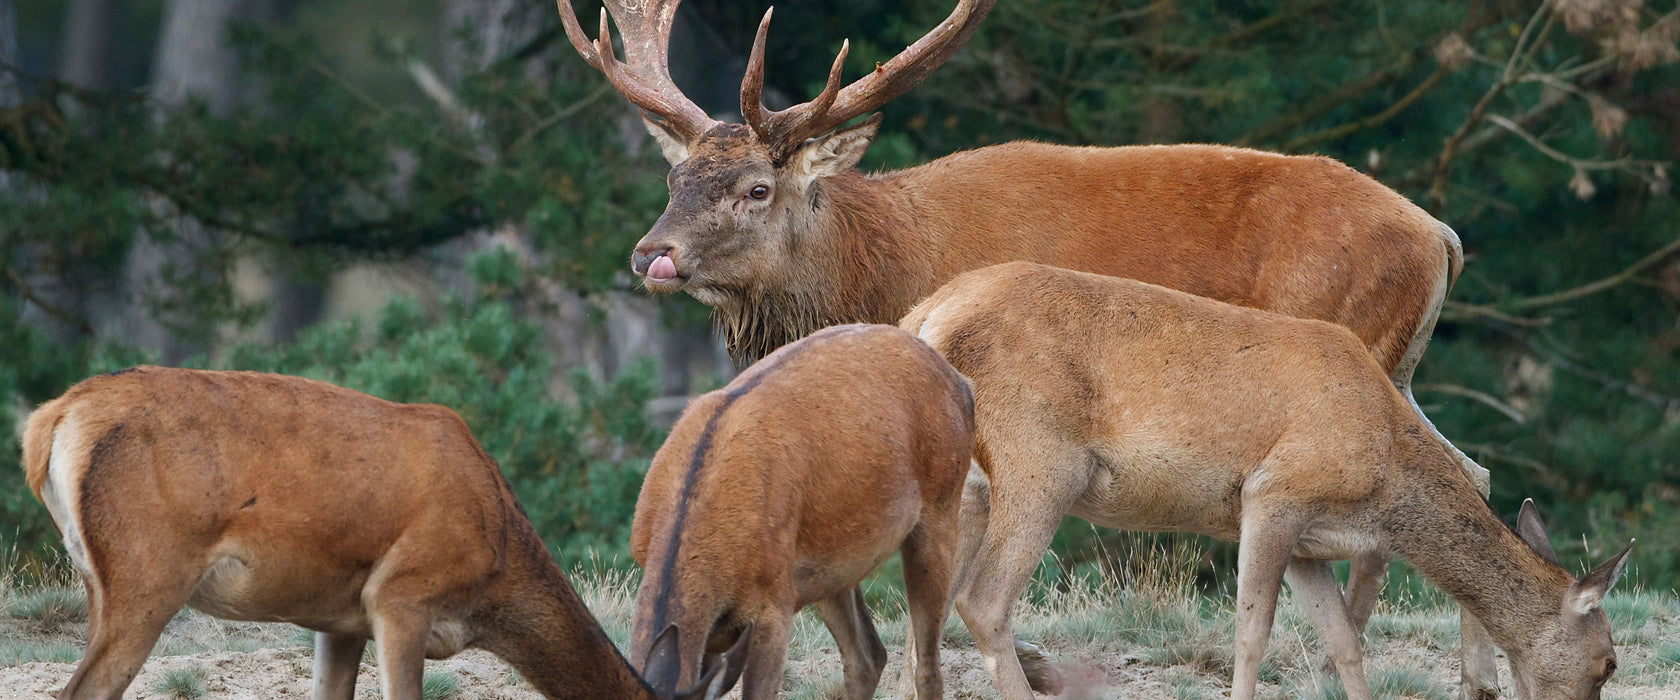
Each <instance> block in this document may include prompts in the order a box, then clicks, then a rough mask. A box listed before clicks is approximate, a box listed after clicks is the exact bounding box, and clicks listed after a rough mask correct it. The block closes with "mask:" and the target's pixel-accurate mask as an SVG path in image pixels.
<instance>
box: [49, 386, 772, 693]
mask: <svg viewBox="0 0 1680 700" xmlns="http://www.w3.org/2000/svg"><path fill="white" fill-rule="evenodd" d="M23 459H24V467H25V470H26V474H27V477H28V481H29V487H30V489H32V490H33V491H34V492H35V496H36V497H37V498H39V499H40V500H41V502H42V503H44V504H46V506H47V509H48V510H49V511H50V512H51V514H52V519H53V522H54V523H56V524H57V525H58V529H59V531H60V532H61V533H62V534H63V536H64V546H65V549H66V550H68V552H69V555H70V560H71V562H72V563H73V564H74V565H75V567H76V568H77V569H78V570H79V571H80V572H81V574H82V580H83V582H84V585H85V586H86V588H87V598H88V609H89V615H88V618H89V631H88V645H87V651H86V653H85V655H84V656H83V657H82V662H81V664H80V665H78V666H77V667H76V672H75V674H74V675H72V676H71V677H70V683H69V684H68V685H66V686H65V688H64V690H63V691H62V692H61V693H59V697H60V698H63V699H71V700H74V699H80V698H107V699H114V698H118V697H121V696H122V692H123V690H124V689H125V688H127V687H128V684H129V683H130V682H131V681H132V680H133V679H134V676H135V675H136V674H138V673H139V672H140V666H141V664H143V663H144V662H145V660H146V656H147V654H149V653H150V651H151V649H152V646H153V644H155V643H156V642H157V638H158V635H159V634H160V633H161V632H162V631H163V628H164V625H165V624H167V623H168V622H169V620H170V618H171V617H173V616H174V615H175V613H176V612H177V611H179V610H180V609H181V606H183V605H190V606H192V607H194V608H197V609H199V610H202V611H204V612H206V613H209V614H211V615H215V616H217V617H223V618H227V619H233V620H252V621H278V622H291V623H294V624H297V625H300V626H303V627H307V628H309V629H312V630H315V631H316V635H315V679H314V696H315V698H316V699H317V700H328V699H335V700H349V699H350V698H351V697H352V694H353V692H354V690H355V684H356V672H357V669H358V666H359V664H360V661H361V657H362V649H363V647H364V646H365V645H366V642H367V640H368V639H369V638H370V637H371V638H374V639H375V640H377V642H378V645H377V646H378V660H379V671H380V677H381V690H382V691H383V693H384V695H383V696H384V697H386V698H390V699H391V700H418V698H419V697H420V677H421V669H422V665H423V664H422V661H423V660H424V659H425V658H443V657H447V656H450V655H453V654H455V653H456V652H459V651H461V650H462V649H464V648H466V647H469V646H476V647H481V648H484V649H487V650H489V651H491V652H494V653H495V654H497V655H499V656H501V657H502V658H503V659H506V660H507V662H508V663H509V664H511V665H512V666H513V667H514V668H515V669H517V670H518V671H519V673H520V674H521V675H523V676H524V677H525V678H526V680H528V681H530V682H531V684H532V685H533V686H535V687H536V688H537V690H538V691H540V692H542V693H543V694H544V695H545V696H547V697H550V698H601V697H613V698H645V699H648V700H652V699H654V698H659V699H662V700H663V699H668V698H684V699H688V698H695V699H701V698H704V699H706V700H710V698H714V697H718V696H719V695H721V694H722V693H724V692H726V691H727V690H728V688H729V686H730V685H732V684H733V683H734V680H735V677H736V676H737V675H738V674H739V672H740V657H741V655H742V653H744V652H743V649H739V648H738V649H735V650H733V651H731V652H730V654H729V655H728V656H726V657H725V658H724V660H723V661H722V662H721V663H717V662H715V660H714V663H712V664H710V665H709V667H708V668H707V669H706V670H705V672H704V673H702V674H696V677H697V678H698V679H699V680H698V682H697V683H696V685H695V686H694V687H693V688H691V689H689V690H687V691H684V692H680V693H679V692H676V691H675V690H674V689H672V688H671V687H669V686H658V685H655V686H652V687H650V686H649V685H648V684H646V683H644V682H643V681H642V679H641V678H640V677H639V676H638V675H637V674H636V672H635V671H634V670H633V669H632V668H631V667H630V665H629V664H628V663H626V662H625V660H624V658H623V657H621V656H620V655H619V653H618V649H617V648H616V647H614V646H613V643H612V641H611V640H609V639H608V638H607V635H606V633H605V632H603V631H602V630H601V627H600V625H599V624H597V623H596V622H595V619H594V618H593V617H591V616H590V614H589V610H588V609H586V608H585V607H584V605H583V602H582V601H581V600H579V599H578V596H577V593H575V592H574V591H573V590H572V587H571V586H570V585H569V584H567V582H566V579H565V577H564V576H562V575H561V573H560V568H559V567H558V566H556V565H555V563H554V561H553V559H551V558H550V557H549V555H548V550H546V549H545V548H544V547H543V544H542V542H540V541H539V540H538V539H537V533H536V531H534V530H532V529H531V524H530V521H528V520H526V519H525V515H524V513H522V512H521V511H520V509H519V504H518V503H517V502H516V501H515V500H514V497H513V493H512V492H511V491H509V490H508V486H507V483H506V482H505V481H503V479H502V476H501V472H499V471H498V470H497V469H496V463H495V462H494V461H492V460H491V459H490V457H489V456H487V455H485V454H484V451H483V450H482V449H480V448H479V445H478V442H477V441H476V440H474V439H473V437H472V434H471V433H469V432H468V431H467V426H466V424H465V423H463V422H462V421H461V419H460V417H458V416H456V415H455V413H454V412H452V411H450V410H449V409H446V408H443V407H441V406H430V405H407V404H399V403H392V402H389V401H384V400H381V399H377V398H374V397H371V396H368V395H366V394H361V393H358V392H354V391H351V390H349V389H343V388H340V387H336V386H333V385H331V384H327V383H324V382H318V381H312V380H308V379H302V378H298V377H287V376H280V375H272V374H257V373H252V372H207V371H193V370H182V369H168V368H161V367H139V368H135V369H130V370H124V371H121V372H116V373H114V374H109V375H103V376H99V377H94V378H91V379H88V380H86V381H84V382H82V383H80V384H77V385H76V386H74V387H71V388H70V390H69V391H67V392H65V394H64V395H63V396H61V397H59V398H58V399H55V400H53V401H51V402H49V403H47V404H45V405H43V406H42V407H41V408H40V409H39V410H37V411H35V413H33V414H32V415H30V417H29V423H28V426H27V428H26V430H25V433H24V439H23ZM677 636H678V633H677V632H676V631H674V630H673V631H670V632H668V633H666V634H665V635H664V637H663V639H662V641H661V642H660V643H659V644H657V645H650V646H655V647H657V648H658V649H662V650H664V653H669V649H668V647H669V646H670V644H672V643H674V642H675V640H676V638H677Z"/></svg>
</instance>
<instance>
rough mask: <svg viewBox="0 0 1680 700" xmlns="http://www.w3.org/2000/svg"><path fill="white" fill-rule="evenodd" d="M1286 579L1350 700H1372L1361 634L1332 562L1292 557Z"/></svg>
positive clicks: (1285, 575) (1285, 574) (1296, 602)
mask: <svg viewBox="0 0 1680 700" xmlns="http://www.w3.org/2000/svg"><path fill="white" fill-rule="evenodd" d="M1283 578H1284V580H1285V581H1286V582H1288V583H1289V590H1290V592H1291V593H1293V594H1294V596H1295V604H1296V605H1298V606H1300V608H1301V611H1302V612H1305V613H1306V615H1307V619H1308V620H1310V621H1311V622H1312V626H1313V630H1314V631H1316V632H1318V638H1319V640H1320V641H1322V642H1324V649H1325V651H1327V652H1329V654H1330V661H1331V662H1332V663H1334V664H1335V666H1336V673H1337V675H1339V676H1341V679H1342V688H1343V689H1345V690H1346V691H1347V696H1348V700H1369V698H1370V697H1371V688H1370V687H1369V686H1368V685H1367V684H1366V682H1365V666H1364V659H1363V655H1362V654H1361V653H1360V651H1359V632H1358V631H1357V630H1355V629H1354V625H1353V620H1352V618H1351V616H1349V614H1348V606H1347V603H1346V602H1344V601H1343V600H1342V592H1341V591H1340V590H1339V589H1338V587H1337V586H1336V574H1335V572H1334V571H1331V570H1330V562H1327V561H1324V560H1322V559H1303V558H1301V557H1292V558H1291V559H1290V560H1289V568H1288V569H1286V570H1285V571H1284V573H1283Z"/></svg>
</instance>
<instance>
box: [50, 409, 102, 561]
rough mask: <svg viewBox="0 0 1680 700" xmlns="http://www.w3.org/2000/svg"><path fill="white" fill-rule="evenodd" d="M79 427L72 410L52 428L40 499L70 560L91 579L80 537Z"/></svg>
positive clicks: (83, 471) (83, 469)
mask: <svg viewBox="0 0 1680 700" xmlns="http://www.w3.org/2000/svg"><path fill="white" fill-rule="evenodd" d="M78 428H79V426H78V425H77V423H76V416H75V414H74V413H68V414H66V415H65V416H64V419H63V420H61V421H59V422H58V427H57V428H55V429H54V430H53V441H52V454H51V455H50V456H49V457H48V458H47V480H46V483H44V484H42V485H41V500H42V502H44V503H46V506H47V513H48V514H49V515H51V516H52V519H53V522H55V523H58V529H59V531H60V532H63V533H64V551H65V552H66V553H68V554H69V555H70V563H71V564H73V565H74V566H75V567H76V570H77V571H80V572H81V573H82V576H83V577H85V578H89V579H92V577H93V565H92V562H91V561H89V560H88V553H87V541H86V540H84V539H83V538H82V525H81V512H82V509H81V494H82V489H81V481H82V479H81V477H82V475H83V474H86V473H87V465H86V464H83V463H80V461H79V460H77V459H76V457H77V455H78V453H85V452H86V450H84V449H78V448H81V447H82V445H81V444H80V443H81V441H80V440H79V439H78V438H79V437H81V435H80V430H78Z"/></svg>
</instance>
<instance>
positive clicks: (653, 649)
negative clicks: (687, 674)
mask: <svg viewBox="0 0 1680 700" xmlns="http://www.w3.org/2000/svg"><path fill="white" fill-rule="evenodd" d="M678 636H679V635H678V634H677V626H676V625H670V626H668V627H666V628H665V630H664V631H662V632H660V633H659V636H657V637H654V638H653V645H652V646H650V647H648V653H647V658H646V659H644V660H643V661H642V680H644V681H647V684H648V687H649V688H652V689H653V693H654V695H657V696H659V697H662V698H668V697H672V696H674V695H676V692H677V678H678V676H680V675H681V674H682V656H681V652H680V651H678V649H677V637H678Z"/></svg>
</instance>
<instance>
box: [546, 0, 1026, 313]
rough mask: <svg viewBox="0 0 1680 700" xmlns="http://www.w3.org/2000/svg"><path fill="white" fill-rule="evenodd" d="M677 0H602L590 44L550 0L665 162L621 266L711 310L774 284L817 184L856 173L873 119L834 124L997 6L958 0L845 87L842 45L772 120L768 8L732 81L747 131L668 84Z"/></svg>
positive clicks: (907, 79) (865, 108) (877, 99)
mask: <svg viewBox="0 0 1680 700" xmlns="http://www.w3.org/2000/svg"><path fill="white" fill-rule="evenodd" d="M679 1H680V0H607V2H606V8H604V9H603V10H602V12H601V23H600V32H599V34H597V36H596V38H595V39H593V40H591V39H589V38H588V37H587V36H585V35H584V33H583V28H582V27H581V26H579V24H578V21H577V18H576V16H574V15H573V13H572V8H571V5H570V3H569V1H568V0H557V2H558V4H559V8H560V18H561V23H562V25H563V26H564V27H565V30H566V36H567V37H568V38H569V39H571V42H572V46H573V47H575V48H576V49H577V51H578V53H579V54H581V55H582V56H583V58H584V60H586V61H588V62H589V64H590V65H592V66H594V67H595V68H597V69H598V70H600V71H601V72H602V73H604V74H605V75H606V77H607V80H608V81H609V82H611V83H612V85H613V87H615V88H617V89H618V91H619V92H620V93H623V95H624V96H625V97H626V98H627V99H629V100H630V102H631V103H633V104H635V105H636V106H637V107H640V108H641V109H642V117H643V121H644V122H646V124H647V128H648V131H649V132H650V133H652V134H653V136H654V138H655V140H657V141H658V142H659V147H660V150H661V152H663V153H664V154H665V159H666V160H668V161H670V163H671V173H670V175H669V176H668V177H667V178H666V184H667V185H668V186H669V187H670V190H671V199H670V203H669V204H668V205H667V206H666V208H665V213H664V214H663V215H661V216H660V217H659V220H658V221H657V222H655V223H654V225H653V229H652V230H650V231H648V234H647V235H646V236H644V237H643V238H642V240H641V241H640V242H639V243H637V244H636V249H635V252H634V254H633V255H632V256H631V263H630V267H631V269H632V270H633V271H634V272H635V273H636V275H637V276H638V277H641V278H642V280H643V282H644V283H645V284H646V285H647V287H648V289H650V290H652V291H655V292H675V291H678V290H684V289H686V290H687V291H689V293H691V294H693V295H694V296H695V297H696V298H698V299H700V300H701V301H703V302H706V303H708V304H713V305H716V304H718V303H720V301H721V300H722V299H724V298H726V297H727V296H729V295H730V293H731V292H734V291H738V290H742V289H745V288H750V287H755V286H763V285H771V286H774V284H775V282H776V280H777V278H778V276H779V275H780V274H783V272H782V271H783V270H784V269H785V265H783V264H782V263H783V261H785V260H787V259H788V256H790V255H792V252H791V248H792V245H793V242H794V240H795V237H796V236H797V235H798V234H800V233H801V232H804V231H807V230H809V229H810V227H811V225H812V223H813V219H814V217H815V216H817V212H816V209H817V204H818V197H819V196H820V191H821V187H822V184H821V183H822V180H823V178H826V177H831V176H834V175H837V174H840V173H843V172H846V171H849V170H851V169H852V167H853V166H855V165H856V164H857V162H858V159H859V158H861V157H863V152H864V150H865V149H866V148H868V147H869V143H870V141H871V140H873V139H874V137H875V129H876V126H877V125H878V124H879V123H880V118H879V115H874V116H871V117H870V118H868V119H866V120H864V121H863V122H861V123H859V124H856V125H853V126H850V127H846V128H837V127H840V126H841V125H842V124H845V123H846V122H848V121H851V120H852V119H854V118H856V117H859V116H862V115H863V114H865V113H867V112H869V111H871V110H874V109H875V108H877V107H879V106H881V105H882V104H885V103H886V102H887V101H889V100H891V99H893V98H894V97H897V96H899V95H901V94H903V93H904V92H905V91H907V90H909V89H910V88H911V87H913V86H915V85H916V83H918V82H921V80H922V79H923V78H925V77H927V76H928V74H929V73H932V72H933V70H934V69H935V68H938V67H939V65H940V64H941V63H943V62H944V61H945V59H946V58H948V57H949V56H950V55H951V54H952V53H953V52H955V51H956V50H957V48H958V47H960V46H961V45H962V44H963V42H965V41H967V40H968V37H969V36H970V35H971V34H973V33H974V30H975V29H976V28H977V27H978V26H979V24H980V21H981V20H982V19H983V18H984V17H985V16H986V13H987V12H988V11H989V10H990V9H991V6H992V4H993V2H995V0H960V1H959V2H958V4H957V8H956V9H955V10H953V11H952V12H951V15H950V17H947V18H946V19H945V21H944V22H941V23H940V24H939V26H938V27H936V28H934V30H933V31H931V32H929V33H928V34H927V35H926V36H924V37H922V38H921V39H920V40H918V41H916V43H914V44H912V45H910V46H909V47H908V48H906V49H905V50H904V51H903V52H902V53H900V54H899V55H898V56H896V57H894V58H893V59H892V60H890V61H887V62H886V63H884V64H880V65H878V66H877V67H876V68H875V70H874V71H872V72H871V73H870V74H869V75H867V76H864V77H863V78H861V79H859V80H857V81H856V82H854V83H852V84H850V85H847V86H845V87H844V88H842V87H841V85H840V70H841V66H842V64H843V63H844V62H845V60H846V51H847V45H846V44H842V45H841V48H840V53H839V55H838V56H836V57H835V59H834V65H833V67H831V68H830V69H829V73H828V83H827V85H826V86H825V87H824V88H823V91H822V93H821V94H819V95H817V97H816V99H813V100H811V101H810V102H807V103H804V104H800V105H796V106H793V107H789V108H787V109H784V110H781V111H770V110H767V109H765V108H764V106H763V105H762V103H761V102H760V100H759V94H760V92H761V90H762V89H763V84H764V43H765V36H766V34H767V32H768V31H769V28H770V14H771V13H770V12H768V11H767V12H765V13H764V19H763V21H761V22H759V25H758V35H757V37H756V38H755V39H754V41H753V48H752V55H751V58H750V59H749V60H748V64H747V71H746V75H745V76H744V77H743V78H742V80H741V115H742V117H743V118H744V119H745V121H746V123H745V124H732V123H725V122H720V121H717V120H714V119H712V118H711V117H709V116H707V115H706V113H705V112H704V111H703V110H701V109H700V107H699V106H697V105H695V104H694V102H693V101H691V100H689V99H688V98H687V97H686V96H684V95H683V94H682V92H681V91H680V90H678V89H677V86H676V84H675V83H674V82H672V80H671V73H670V64H669V54H668V50H667V46H668V44H669V40H670V35H671V25H672V22H673V21H674V20H675V17H676V11H677V4H678V2H679ZM609 12H610V13H611V16H612V18H613V20H614V21H616V22H617V23H618V27H619V32H620V33H621V34H622V36H623V40H624V53H625V61H624V62H619V61H618V59H617V58H616V56H615V55H614V52H613V46H612V39H611V35H610V34H609V32H608V25H607V16H608V13H609Z"/></svg>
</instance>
